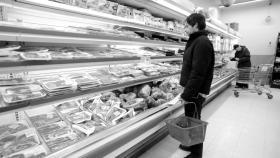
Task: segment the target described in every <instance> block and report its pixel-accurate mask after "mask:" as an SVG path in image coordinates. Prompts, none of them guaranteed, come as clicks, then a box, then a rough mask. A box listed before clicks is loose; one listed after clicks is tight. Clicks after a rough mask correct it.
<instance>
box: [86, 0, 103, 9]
mask: <svg viewBox="0 0 280 158" xmlns="http://www.w3.org/2000/svg"><path fill="white" fill-rule="evenodd" d="M106 2H107V0H87V8H88V9H92V10H99V8H100V7H101V6H104V5H105V4H106Z"/></svg>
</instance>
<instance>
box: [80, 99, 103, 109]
mask: <svg viewBox="0 0 280 158" xmlns="http://www.w3.org/2000/svg"><path fill="white" fill-rule="evenodd" d="M80 103H81V109H82V110H84V111H89V112H91V113H93V111H94V110H95V108H96V107H97V105H98V104H99V103H100V95H98V96H95V97H92V98H88V99H83V100H80Z"/></svg>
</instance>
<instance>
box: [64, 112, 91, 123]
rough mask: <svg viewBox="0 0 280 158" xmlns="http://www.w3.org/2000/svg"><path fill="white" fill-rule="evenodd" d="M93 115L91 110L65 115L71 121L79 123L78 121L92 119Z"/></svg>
mask: <svg viewBox="0 0 280 158" xmlns="http://www.w3.org/2000/svg"><path fill="white" fill-rule="evenodd" d="M91 116H92V114H91V113H90V112H87V111H81V112H77V113H71V114H66V116H65V117H66V119H67V120H69V121H70V122H72V123H74V124H77V123H82V122H85V121H89V120H91Z"/></svg>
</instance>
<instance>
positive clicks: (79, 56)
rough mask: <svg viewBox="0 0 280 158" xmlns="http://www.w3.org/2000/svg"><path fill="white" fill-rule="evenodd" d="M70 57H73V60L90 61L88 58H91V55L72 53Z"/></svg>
mask: <svg viewBox="0 0 280 158" xmlns="http://www.w3.org/2000/svg"><path fill="white" fill-rule="evenodd" d="M72 55H73V58H74V59H90V58H93V55H91V54H89V53H87V52H82V51H76V52H72Z"/></svg>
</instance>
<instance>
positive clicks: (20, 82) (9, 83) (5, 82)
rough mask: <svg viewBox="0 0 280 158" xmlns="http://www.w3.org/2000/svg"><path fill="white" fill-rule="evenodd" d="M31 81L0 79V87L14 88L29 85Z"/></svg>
mask: <svg viewBox="0 0 280 158" xmlns="http://www.w3.org/2000/svg"><path fill="white" fill-rule="evenodd" d="M31 83H33V81H32V80H31V79H28V78H12V79H0V86H15V85H24V84H31Z"/></svg>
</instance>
